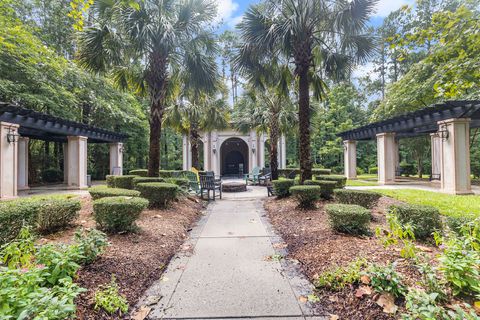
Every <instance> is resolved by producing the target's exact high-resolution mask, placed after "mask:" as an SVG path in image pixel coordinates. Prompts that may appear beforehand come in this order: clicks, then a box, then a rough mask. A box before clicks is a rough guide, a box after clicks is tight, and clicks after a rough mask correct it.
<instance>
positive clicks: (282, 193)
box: [272, 179, 295, 198]
mask: <svg viewBox="0 0 480 320" xmlns="http://www.w3.org/2000/svg"><path fill="white" fill-rule="evenodd" d="M294 184H295V180H293V179H280V180H273V181H272V186H273V190H274V191H275V194H276V195H277V197H279V198H284V197H288V196H289V195H290V188H291V187H293V185H294Z"/></svg>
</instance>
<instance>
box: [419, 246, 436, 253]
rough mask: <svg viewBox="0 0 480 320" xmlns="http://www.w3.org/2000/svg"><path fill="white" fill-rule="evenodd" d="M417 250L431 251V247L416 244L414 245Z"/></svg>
mask: <svg viewBox="0 0 480 320" xmlns="http://www.w3.org/2000/svg"><path fill="white" fill-rule="evenodd" d="M415 247H416V248H417V249H418V250H420V251H423V252H432V251H433V250H432V248H429V247H425V246H422V245H416V246H415Z"/></svg>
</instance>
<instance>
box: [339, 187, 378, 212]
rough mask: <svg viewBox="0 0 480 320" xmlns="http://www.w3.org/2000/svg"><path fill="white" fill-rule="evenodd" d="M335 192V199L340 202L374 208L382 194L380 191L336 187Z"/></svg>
mask: <svg viewBox="0 0 480 320" xmlns="http://www.w3.org/2000/svg"><path fill="white" fill-rule="evenodd" d="M333 194H334V197H335V200H336V201H337V202H339V203H344V204H357V205H359V206H362V207H364V208H367V209H371V208H373V207H374V206H375V204H376V203H377V201H378V199H380V197H381V196H382V195H381V194H380V193H377V192H373V191H367V190H347V189H335V190H334V191H333Z"/></svg>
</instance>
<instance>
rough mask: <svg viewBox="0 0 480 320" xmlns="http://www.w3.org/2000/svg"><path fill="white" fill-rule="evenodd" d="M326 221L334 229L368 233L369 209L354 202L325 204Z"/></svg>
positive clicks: (352, 232)
mask: <svg viewBox="0 0 480 320" xmlns="http://www.w3.org/2000/svg"><path fill="white" fill-rule="evenodd" d="M325 211H326V212H327V214H328V222H329V223H330V226H332V228H333V229H334V230H336V231H339V232H343V233H348V234H368V233H369V232H370V230H369V228H368V225H369V223H370V219H371V214H370V211H369V210H367V209H365V208H364V207H361V206H358V205H355V204H327V205H326V206H325Z"/></svg>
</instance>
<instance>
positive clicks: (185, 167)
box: [182, 135, 189, 170]
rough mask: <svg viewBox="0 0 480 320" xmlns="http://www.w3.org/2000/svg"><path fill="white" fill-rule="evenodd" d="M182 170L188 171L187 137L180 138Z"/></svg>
mask: <svg viewBox="0 0 480 320" xmlns="http://www.w3.org/2000/svg"><path fill="white" fill-rule="evenodd" d="M182 138H183V139H182V140H183V143H182V168H183V170H188V169H189V168H188V150H187V148H188V142H187V136H186V135H183V136H182Z"/></svg>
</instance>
